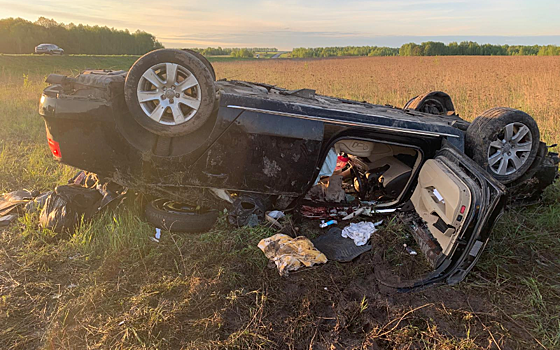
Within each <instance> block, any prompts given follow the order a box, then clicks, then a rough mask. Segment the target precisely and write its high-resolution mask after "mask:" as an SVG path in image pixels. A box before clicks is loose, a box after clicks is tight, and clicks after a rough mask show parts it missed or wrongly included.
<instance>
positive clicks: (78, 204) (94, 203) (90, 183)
mask: <svg viewBox="0 0 560 350" xmlns="http://www.w3.org/2000/svg"><path fill="white" fill-rule="evenodd" d="M126 193H127V189H126V188H124V187H122V186H120V185H117V184H115V183H113V182H110V181H103V180H100V179H99V178H98V176H97V175H96V174H94V173H89V172H85V171H80V172H79V173H78V174H76V176H74V177H73V178H72V179H70V180H69V181H68V185H62V186H58V187H56V188H55V190H54V191H53V192H50V193H47V194H45V195H41V196H39V197H37V198H36V202H37V208H38V207H39V206H40V205H41V204H43V209H42V210H41V215H40V217H39V223H40V225H41V226H42V227H46V228H49V229H51V230H53V231H54V232H57V233H66V232H71V231H72V230H73V229H74V228H75V227H76V226H77V225H78V224H79V223H80V221H81V220H89V219H91V218H92V217H93V216H94V215H95V214H97V213H98V212H99V211H101V210H102V209H104V208H105V207H107V206H108V205H109V204H111V203H113V202H114V201H116V200H117V199H122V198H123V197H124V196H125V195H126ZM29 205H31V203H29ZM31 208H33V209H34V210H37V209H36V208H35V205H33V206H32V207H31Z"/></svg>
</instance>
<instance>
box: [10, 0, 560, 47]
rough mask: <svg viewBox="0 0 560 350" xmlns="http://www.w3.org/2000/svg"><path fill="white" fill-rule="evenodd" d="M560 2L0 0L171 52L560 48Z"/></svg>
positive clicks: (23, 11) (28, 15)
mask: <svg viewBox="0 0 560 350" xmlns="http://www.w3.org/2000/svg"><path fill="white" fill-rule="evenodd" d="M559 14H560V0H524V1H521V0H507V1H506V0H496V1H494V0H467V1H461V0H460V1H452V0H419V1H412V0H381V1H367V0H349V1H346V0H301V1H300V0H276V1H273V0H236V1H233V0H231V1H228V0H196V1H193V0H183V1H181V0H174V1H173V0H166V1H163V0H139V1H132V0H110V1H109V0H99V1H96V0H73V1H62V0H19V1H4V0H0V18H6V17H21V18H24V19H27V20H31V21H35V20H36V19H37V18H38V17H39V16H44V17H47V18H53V19H55V20H56V21H58V22H63V23H70V22H73V23H75V24H77V23H82V24H89V25H105V26H109V27H114V28H118V29H125V28H126V29H129V30H130V31H135V30H137V29H140V30H144V31H146V32H149V33H152V34H154V35H155V36H156V37H157V39H158V40H159V41H160V42H162V43H163V44H164V45H165V46H166V47H208V46H212V47H217V46H221V47H276V48H278V49H280V50H291V49H292V48H294V47H321V46H348V45H356V46H359V45H372V46H373V45H375V46H391V47H398V46H400V45H402V44H404V43H407V42H417V43H420V42H422V41H427V40H434V41H443V42H446V43H448V42H450V41H463V40H472V41H477V42H479V43H481V44H482V43H491V44H510V45H513V44H523V45H529V44H531V45H532V44H539V45H545V44H555V45H560V20H559V17H558V16H559Z"/></svg>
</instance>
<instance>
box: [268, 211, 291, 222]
mask: <svg viewBox="0 0 560 350" xmlns="http://www.w3.org/2000/svg"><path fill="white" fill-rule="evenodd" d="M266 215H268V216H270V217H271V218H273V219H276V220H278V219H282V218H283V217H284V216H286V214H284V213H283V212H281V211H280V210H273V211H269V212H268V213H266Z"/></svg>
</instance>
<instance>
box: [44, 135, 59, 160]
mask: <svg viewBox="0 0 560 350" xmlns="http://www.w3.org/2000/svg"><path fill="white" fill-rule="evenodd" d="M47 142H48V143H49V148H50V149H51V152H52V154H53V156H55V157H56V158H61V157H62V155H61V154H60V145H59V144H58V142H56V141H55V140H53V139H50V138H49V139H47Z"/></svg>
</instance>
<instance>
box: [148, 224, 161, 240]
mask: <svg viewBox="0 0 560 350" xmlns="http://www.w3.org/2000/svg"><path fill="white" fill-rule="evenodd" d="M160 238H161V229H160V228H157V227H156V234H155V235H154V237H150V239H151V240H152V241H154V242H156V243H159V240H160Z"/></svg>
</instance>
